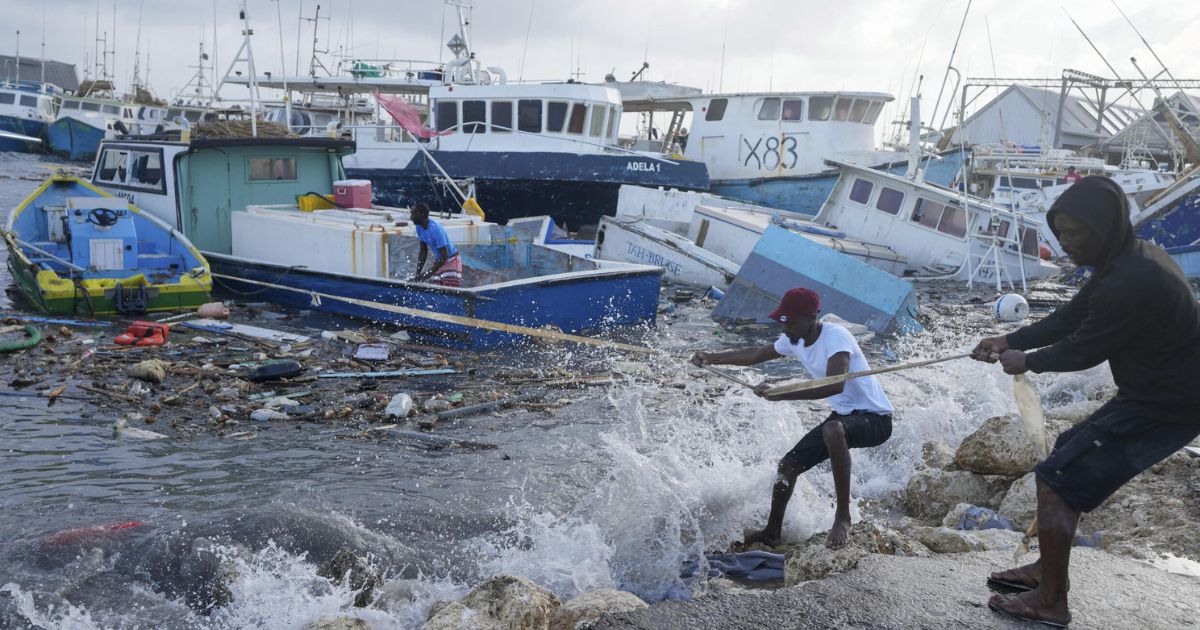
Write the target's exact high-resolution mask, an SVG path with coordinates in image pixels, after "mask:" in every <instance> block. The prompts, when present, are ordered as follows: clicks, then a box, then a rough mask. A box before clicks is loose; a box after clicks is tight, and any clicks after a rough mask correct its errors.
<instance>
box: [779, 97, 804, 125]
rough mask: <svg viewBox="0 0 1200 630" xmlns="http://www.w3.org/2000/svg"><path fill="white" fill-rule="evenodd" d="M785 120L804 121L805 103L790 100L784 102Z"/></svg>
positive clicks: (798, 100)
mask: <svg viewBox="0 0 1200 630" xmlns="http://www.w3.org/2000/svg"><path fill="white" fill-rule="evenodd" d="M783 119H784V120H804V101H802V100H800V99H788V100H786V101H784V102H783Z"/></svg>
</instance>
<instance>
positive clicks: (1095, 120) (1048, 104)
mask: <svg viewBox="0 0 1200 630" xmlns="http://www.w3.org/2000/svg"><path fill="white" fill-rule="evenodd" d="M1060 94H1061V92H1060V91H1059V90H1047V89H1042V88H1034V87H1029V86H1026V85H1020V84H1013V85H1010V86H1008V87H1007V88H1006V89H1005V90H1004V91H1003V92H1001V93H1000V95H999V96H997V97H996V98H994V99H992V100H991V101H990V102H989V103H987V104H986V105H984V106H983V107H981V108H979V109H978V110H977V111H976V112H975V113H973V114H971V115H970V116H968V117H967V119H966V120H965V121H963V123H962V124H961V125H959V126H958V127H957V128H956V129H955V130H954V132H953V135H952V136H951V139H950V144H954V145H958V144H967V145H972V146H973V145H978V144H993V143H999V142H1015V143H1016V144H1028V145H1043V146H1051V145H1054V148H1060V149H1073V150H1080V149H1085V148H1086V149H1089V150H1094V149H1096V147H1097V145H1099V144H1100V143H1102V142H1103V141H1105V140H1108V139H1109V138H1111V137H1113V136H1114V135H1116V134H1117V133H1118V132H1119V131H1120V130H1121V129H1124V128H1125V127H1127V126H1129V125H1130V124H1131V123H1133V122H1134V121H1135V120H1137V119H1138V118H1139V117H1140V116H1142V114H1144V113H1145V110H1142V109H1139V108H1136V107H1130V106H1127V105H1120V104H1104V103H1101V104H1097V103H1096V102H1094V101H1093V100H1092V99H1090V98H1087V97H1086V96H1083V95H1080V94H1076V93H1074V92H1072V91H1070V90H1068V92H1067V94H1066V98H1065V99H1064V98H1060ZM1101 109H1103V116H1101V115H1100V112H1101ZM1060 112H1061V120H1060ZM1056 132H1057V137H1058V142H1057V143H1056V142H1054V139H1055V135H1056Z"/></svg>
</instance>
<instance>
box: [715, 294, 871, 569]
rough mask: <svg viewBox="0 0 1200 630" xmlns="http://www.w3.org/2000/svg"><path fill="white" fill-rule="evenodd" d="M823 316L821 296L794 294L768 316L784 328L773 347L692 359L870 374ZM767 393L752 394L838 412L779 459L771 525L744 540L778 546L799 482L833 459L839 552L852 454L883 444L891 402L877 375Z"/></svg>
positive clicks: (818, 373)
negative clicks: (785, 360)
mask: <svg viewBox="0 0 1200 630" xmlns="http://www.w3.org/2000/svg"><path fill="white" fill-rule="evenodd" d="M820 312H821V298H820V296H819V295H817V293H816V292H815V291H812V290H811V289H800V288H797V289H791V290H789V291H788V292H787V293H785V294H784V296H783V300H781V301H780V302H779V308H777V309H775V312H773V313H771V315H770V317H771V319H774V320H775V321H777V322H779V323H780V325H782V327H783V333H782V334H781V335H779V339H777V340H776V341H775V343H773V344H767V345H764V346H759V347H753V348H743V349H740V350H729V351H726V352H698V353H696V354H695V356H693V357H692V363H695V364H696V365H710V364H726V365H754V364H757V363H762V362H764V361H770V360H771V359H778V358H779V357H791V358H794V359H799V360H800V363H802V364H803V365H804V367H805V368H807V369H808V371H809V373H810V374H812V376H813V378H823V377H826V376H836V375H838V374H845V373H847V372H850V371H855V372H859V371H863V370H869V369H871V368H870V366H869V365H867V359H866V358H865V357H864V356H863V353H862V349H861V348H859V347H858V342H857V341H855V339H854V335H851V334H850V331H848V330H846V328H845V327H843V326H840V325H838V324H833V323H828V322H822V321H821V320H820V319H818V318H817V316H818V314H819V313H820ZM768 388H769V387H768V386H767V385H766V384H765V383H764V384H761V385H759V386H758V387H755V388H754V393H755V394H758V395H759V396H762V397H764V398H766V399H767V400H817V399H821V398H827V399H829V404H830V406H831V407H833V413H831V414H830V415H829V417H828V418H826V419H825V421H824V422H822V423H821V424H819V425H817V426H816V427H814V428H813V429H812V430H811V431H809V432H808V433H807V434H806V435H805V436H804V437H803V438H801V439H800V441H799V442H797V443H796V445H795V446H794V447H792V450H791V451H789V452H788V453H787V455H784V456H783V459H782V460H780V462H779V468H778V472H779V475H778V477H776V480H775V486H774V488H773V490H772V493H771V513H770V515H769V516H768V517H767V526H766V527H765V528H763V529H762V530H761V531H758V532H755V533H753V534H751V535H749V536H747V537H746V543H747V544H749V543H754V542H760V543H764V544H767V545H771V546H775V545H777V544H779V539H780V536H781V535H782V530H783V516H784V513H785V512H786V511H787V504H788V501H789V500H790V499H791V498H792V492H793V490H795V486H796V479H797V477H799V476H800V474H801V473H803V472H805V471H807V470H808V469H810V468H812V467H813V466H816V465H817V464H820V463H821V462H823V461H825V460H826V459H828V460H830V461H831V463H832V466H833V487H834V491H835V492H836V494H837V509H836V512H835V514H834V517H833V527H832V528H830V530H829V538H828V540H827V541H826V545H827V546H828V547H830V548H831V549H837V548H839V547H842V546H843V545H845V544H846V539H847V537H848V536H849V534H850V449H852V448H870V447H875V446H879V445H880V444H883V443H884V442H886V441H887V440H888V438H889V437H891V435H892V404H891V402H889V401H888V398H887V396H886V395H884V393H883V388H881V387H880V386H879V381H877V380H876V379H875V377H873V376H866V377H863V378H857V379H851V380H849V381H844V382H841V383H836V384H833V385H828V386H825V387H821V388H819V389H812V390H808V391H801V392H795V393H792V394H784V395H782V396H778V397H776V396H768V395H766V391H767V389H768Z"/></svg>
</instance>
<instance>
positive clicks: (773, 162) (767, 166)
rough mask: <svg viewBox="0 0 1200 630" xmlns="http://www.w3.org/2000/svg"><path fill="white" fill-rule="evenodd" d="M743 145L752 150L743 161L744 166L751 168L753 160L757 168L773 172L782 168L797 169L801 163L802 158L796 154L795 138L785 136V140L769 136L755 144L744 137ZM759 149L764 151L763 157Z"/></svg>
mask: <svg viewBox="0 0 1200 630" xmlns="http://www.w3.org/2000/svg"><path fill="white" fill-rule="evenodd" d="M742 143H743V144H745V145H746V148H747V149H749V150H750V152H749V153H748V154H746V157H745V158H744V159H743V160H742V166H750V160H751V159H753V160H754V163H755V165H756V166H755V168H757V169H761V170H767V171H773V170H775V169H777V168H780V167H782V168H795V167H796V163H797V162H799V161H800V156H799V155H798V154H797V153H796V138H795V137H793V136H784V137H783V139H780V138H779V137H778V136H767V137H765V138H759V139H758V141H757V142H755V143H754V144H750V140H749V139H747V138H745V137H742ZM759 148H761V149H762V154H761V155H760V154H759V151H758V150H759Z"/></svg>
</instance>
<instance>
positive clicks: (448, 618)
mask: <svg viewBox="0 0 1200 630" xmlns="http://www.w3.org/2000/svg"><path fill="white" fill-rule="evenodd" d="M558 606H559V601H558V596H557V595H555V594H554V593H552V592H550V591H548V590H546V589H544V588H542V587H540V586H538V585H537V584H534V583H533V582H531V581H529V580H528V579H526V578H523V577H514V576H511V575H497V576H494V577H491V578H489V579H488V580H487V581H485V582H483V583H482V584H480V585H479V586H476V587H475V588H474V589H472V590H471V592H470V593H467V595H466V596H465V597H463V598H462V599H460V600H458V601H455V602H450V603H449V604H446V605H444V606H440V607H437V606H435V607H434V608H433V609H432V610H431V611H430V613H431V614H430V616H429V620H428V621H426V622H425V626H424V627H425V630H467V629H470V630H549V628H550V619H551V617H552V616H553V614H554V611H555V610H556V609H557V608H558Z"/></svg>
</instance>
